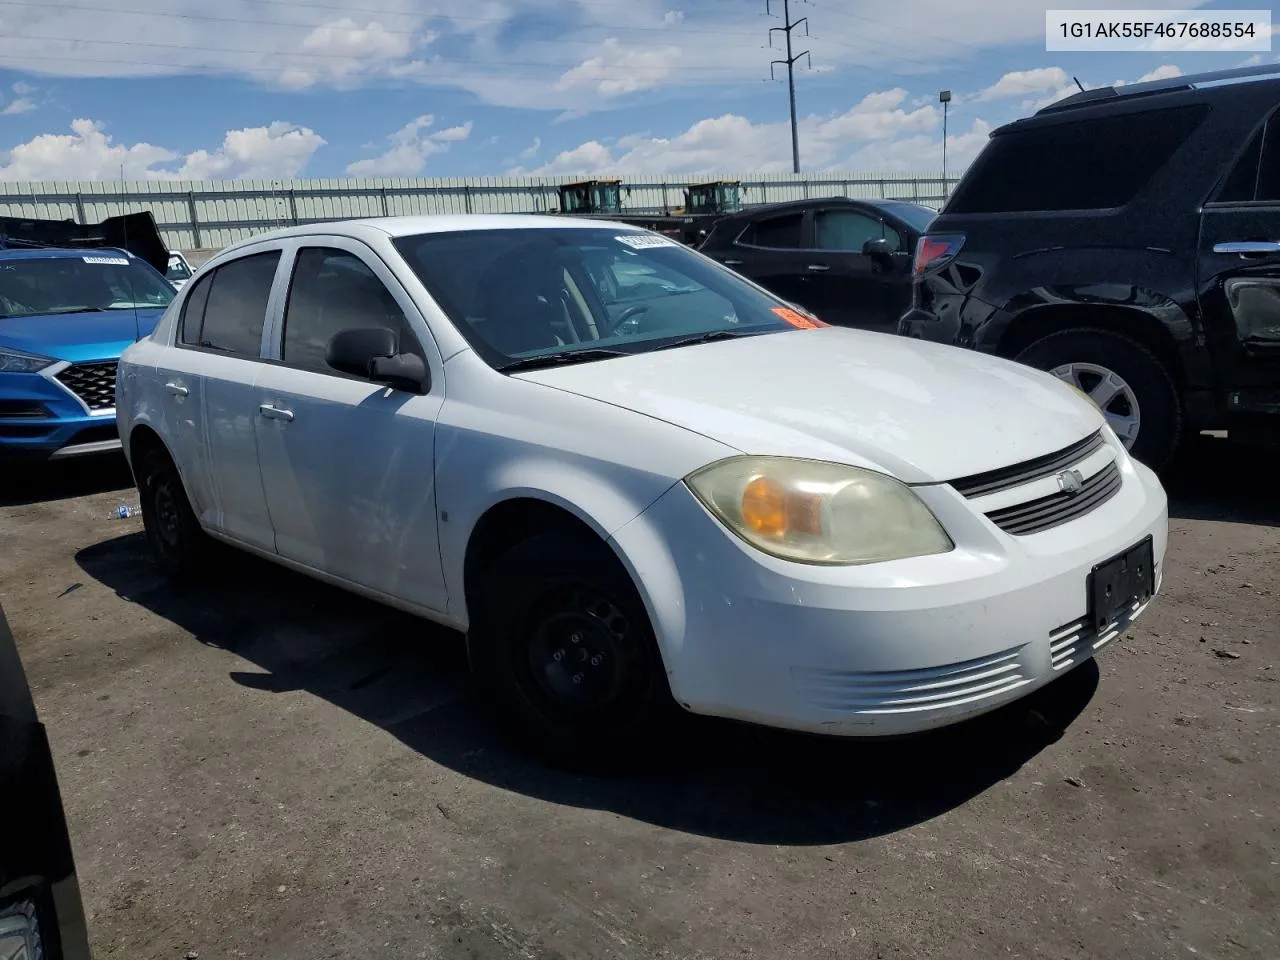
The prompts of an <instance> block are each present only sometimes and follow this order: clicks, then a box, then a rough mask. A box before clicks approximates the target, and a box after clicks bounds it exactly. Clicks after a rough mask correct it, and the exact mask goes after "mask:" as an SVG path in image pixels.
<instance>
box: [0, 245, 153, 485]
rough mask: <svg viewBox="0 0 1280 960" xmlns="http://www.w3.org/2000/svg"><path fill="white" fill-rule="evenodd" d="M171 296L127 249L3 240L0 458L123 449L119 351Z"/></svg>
mask: <svg viewBox="0 0 1280 960" xmlns="http://www.w3.org/2000/svg"><path fill="white" fill-rule="evenodd" d="M175 293H176V290H175V289H174V286H173V285H172V284H171V283H169V282H168V281H167V280H166V279H165V278H164V275H163V274H162V273H160V272H159V271H158V270H156V269H155V267H154V266H152V264H151V263H150V262H148V261H147V260H144V259H143V258H141V257H139V256H136V255H135V254H134V253H132V252H130V251H128V250H125V249H116V248H111V247H106V248H102V247H99V248H93V249H85V248H80V249H76V248H71V247H52V246H44V245H41V244H36V243H26V244H21V245H19V246H17V247H14V246H9V245H3V246H0V461H3V460H9V459H12V458H15V457H36V458H40V459H57V458H62V457H71V456H77V455H81V454H92V453H104V452H107V451H111V450H116V449H119V447H120V440H119V436H118V434H117V432H116V421H115V406H116V367H117V365H118V361H119V359H120V354H121V353H122V352H123V351H124V349H125V347H127V346H129V344H131V343H134V342H135V341H137V340H140V339H141V338H143V337H145V336H147V335H148V334H150V333H151V331H152V330H153V329H154V328H155V325H156V322H157V321H158V320H159V319H160V316H161V315H162V314H163V313H164V310H165V308H166V307H167V306H168V305H169V302H170V301H171V300H173V298H174V295H175Z"/></svg>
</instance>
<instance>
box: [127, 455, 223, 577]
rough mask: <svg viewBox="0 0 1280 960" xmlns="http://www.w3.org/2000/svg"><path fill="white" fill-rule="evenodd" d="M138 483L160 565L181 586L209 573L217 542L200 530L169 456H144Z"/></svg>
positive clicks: (144, 521)
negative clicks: (210, 561) (182, 583)
mask: <svg viewBox="0 0 1280 960" xmlns="http://www.w3.org/2000/svg"><path fill="white" fill-rule="evenodd" d="M137 481H138V494H139V503H140V506H141V507H142V526H143V529H144V530H145V531H146V535H147V542H148V543H149V544H150V546H151V554H152V556H153V558H154V559H155V562H156V565H157V566H158V567H160V569H161V571H162V572H163V573H164V574H165V575H166V576H167V577H169V578H170V579H172V580H175V581H179V582H188V581H191V580H193V579H195V578H196V577H197V576H198V575H200V574H202V573H205V572H206V571H207V570H208V568H209V556H210V554H211V553H212V547H213V542H212V540H211V539H210V538H209V535H208V534H207V533H205V532H204V530H203V529H202V528H201V527H200V521H199V520H197V519H196V515H195V511H194V510H192V509H191V501H190V500H188V499H187V491H186V488H185V487H184V486H183V484H182V477H181V476H180V475H179V473H178V468H177V467H176V466H174V463H173V460H172V459H171V458H170V457H169V454H168V452H166V451H165V450H163V449H159V448H153V449H151V450H148V451H147V452H146V453H144V454H143V455H142V457H141V463H140V464H139V470H138V474H137Z"/></svg>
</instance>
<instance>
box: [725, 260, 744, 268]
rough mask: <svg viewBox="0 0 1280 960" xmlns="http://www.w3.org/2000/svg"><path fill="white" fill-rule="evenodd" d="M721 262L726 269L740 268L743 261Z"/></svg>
mask: <svg viewBox="0 0 1280 960" xmlns="http://www.w3.org/2000/svg"><path fill="white" fill-rule="evenodd" d="M720 262H721V263H723V264H724V265H725V266H726V267H740V266H742V261H741V260H721V261H720Z"/></svg>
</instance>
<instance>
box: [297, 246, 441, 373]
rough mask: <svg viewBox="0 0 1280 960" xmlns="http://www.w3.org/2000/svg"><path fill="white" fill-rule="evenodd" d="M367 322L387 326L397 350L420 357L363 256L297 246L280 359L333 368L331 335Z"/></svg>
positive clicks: (308, 367)
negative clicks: (328, 356)
mask: <svg viewBox="0 0 1280 960" xmlns="http://www.w3.org/2000/svg"><path fill="white" fill-rule="evenodd" d="M368 327H386V328H387V329H389V330H391V331H393V332H394V333H395V335H396V338H397V342H398V343H399V344H400V350H401V351H402V352H404V353H416V354H418V355H419V356H422V350H421V349H420V348H419V346H418V343H417V340H416V338H415V337H414V336H413V333H412V332H411V331H410V329H409V323H408V321H407V320H406V319H405V316H404V311H402V310H401V309H400V306H399V304H397V303H396V301H395V298H394V297H393V296H391V292H390V291H389V290H387V288H386V287H385V286H383V284H382V281H381V280H379V279H378V278H377V276H376V275H375V274H374V272H373V271H372V270H370V269H369V267H368V265H367V264H365V262H364V261H363V260H361V259H360V258H359V257H357V256H356V255H355V254H352V253H348V252H347V251H345V250H334V249H331V248H329V247H304V248H303V249H301V250H299V251H298V258H297V261H296V262H295V264H294V267H293V280H292V281H291V283H290V285H289V301H288V304H287V306H286V307H285V314H284V343H283V344H282V348H281V359H282V360H283V361H284V362H285V363H287V364H289V365H290V366H295V367H301V368H302V369H304V370H314V371H315V372H317V373H334V372H336V371H334V370H333V368H332V367H330V366H329V364H328V363H327V362H326V360H325V352H326V350H327V349H328V347H329V341H330V339H332V338H333V335H334V334H336V333H339V332H340V331H342V330H354V329H361V328H368ZM424 359H425V358H424Z"/></svg>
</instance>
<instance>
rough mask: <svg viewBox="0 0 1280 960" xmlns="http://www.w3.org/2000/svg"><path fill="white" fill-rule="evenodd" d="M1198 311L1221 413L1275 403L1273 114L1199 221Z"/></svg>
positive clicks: (1276, 119)
mask: <svg viewBox="0 0 1280 960" xmlns="http://www.w3.org/2000/svg"><path fill="white" fill-rule="evenodd" d="M1198 260H1199V263H1198V267H1199V277H1198V281H1199V294H1200V308H1201V313H1202V316H1203V321H1204V326H1205V332H1206V335H1207V336H1208V338H1209V345H1210V348H1211V350H1212V352H1213V356H1214V359H1215V362H1216V366H1217V372H1218V375H1219V382H1220V384H1221V386H1222V387H1223V388H1224V389H1225V390H1226V392H1227V406H1228V410H1232V411H1238V412H1243V411H1245V410H1247V409H1249V408H1250V407H1253V406H1256V405H1259V404H1264V405H1265V404H1274V403H1277V402H1280V113H1272V115H1271V117H1270V119H1269V120H1268V121H1267V123H1266V125H1265V127H1264V128H1263V129H1262V130H1261V131H1259V132H1258V133H1257V134H1256V135H1255V136H1254V138H1253V139H1252V140H1251V141H1250V143H1249V145H1248V146H1247V147H1246V149H1245V152H1244V154H1243V155H1242V156H1241V157H1240V158H1239V159H1238V160H1237V161H1236V163H1235V164H1234V165H1233V167H1232V170H1231V172H1230V173H1229V174H1228V176H1227V178H1226V179H1225V180H1224V182H1223V184H1222V186H1221V188H1220V189H1219V190H1218V192H1217V194H1216V196H1215V197H1214V199H1213V200H1212V201H1211V202H1210V203H1207V204H1205V206H1204V209H1203V212H1202V214H1201V224H1200V246H1199V256H1198Z"/></svg>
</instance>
